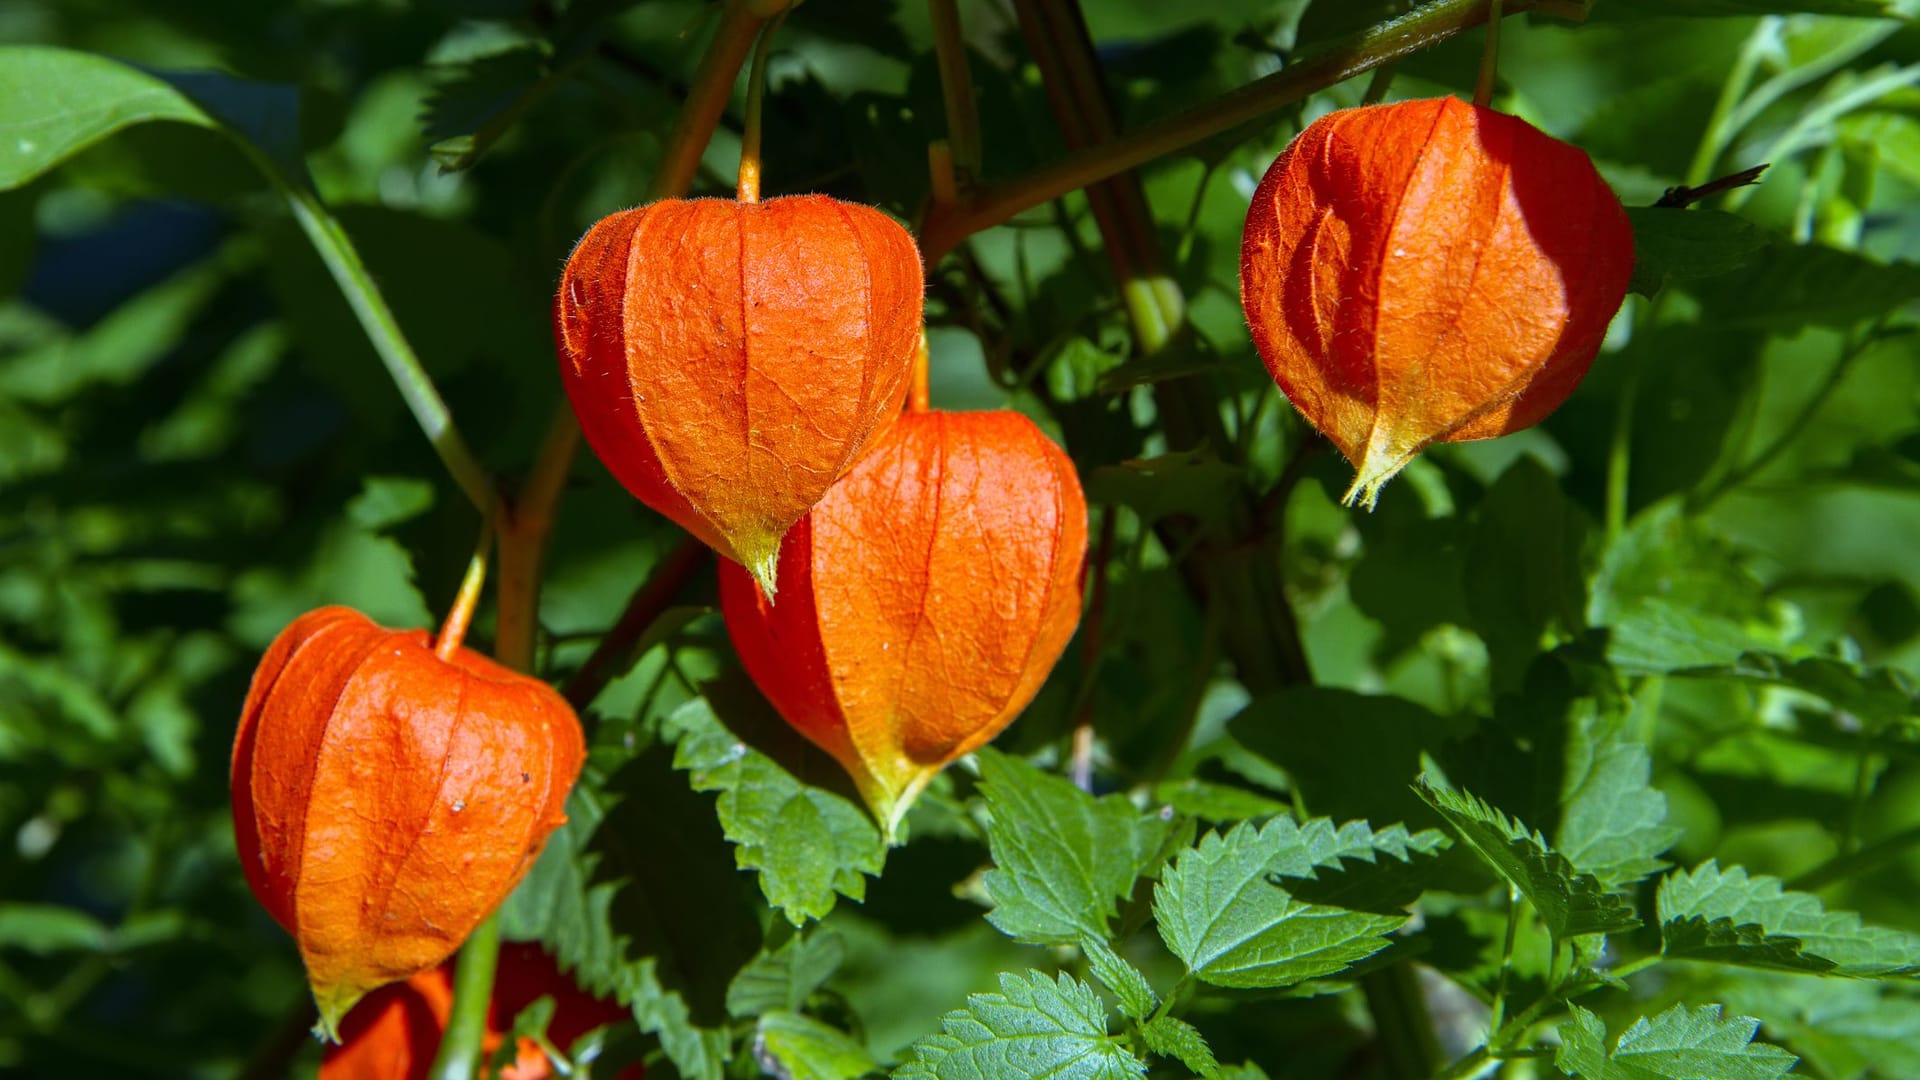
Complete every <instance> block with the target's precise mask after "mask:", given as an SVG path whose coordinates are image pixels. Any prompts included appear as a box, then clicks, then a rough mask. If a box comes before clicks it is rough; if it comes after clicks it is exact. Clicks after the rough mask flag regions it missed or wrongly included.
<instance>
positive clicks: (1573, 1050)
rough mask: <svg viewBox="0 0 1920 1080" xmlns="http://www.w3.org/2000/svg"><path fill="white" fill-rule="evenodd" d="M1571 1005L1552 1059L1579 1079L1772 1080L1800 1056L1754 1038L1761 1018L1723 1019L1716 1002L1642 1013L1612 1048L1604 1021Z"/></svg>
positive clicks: (1785, 1070) (1562, 1070) (1740, 1017)
mask: <svg viewBox="0 0 1920 1080" xmlns="http://www.w3.org/2000/svg"><path fill="white" fill-rule="evenodd" d="M1571 1008H1572V1010H1573V1018H1572V1019H1571V1020H1569V1021H1567V1022H1566V1023H1563V1024H1561V1025H1560V1048H1559V1049H1558V1050H1556V1051H1555V1052H1554V1056H1553V1063H1554V1064H1555V1065H1556V1066H1558V1067H1559V1068H1560V1071H1561V1072H1563V1073H1566V1074H1567V1075H1568V1076H1577V1077H1580V1078H1581V1080H1709V1078H1710V1080H1774V1078H1775V1077H1778V1076H1783V1075H1785V1074H1786V1073H1787V1071H1788V1070H1790V1069H1792V1068H1793V1065H1794V1062H1796V1061H1798V1060H1799V1059H1798V1058H1796V1057H1794V1056H1793V1055H1792V1054H1789V1053H1787V1052H1786V1051H1785V1050H1782V1049H1780V1048H1779V1047H1777V1046H1769V1045H1767V1044H1766V1043H1756V1042H1754V1041H1753V1036H1754V1033H1755V1032H1757V1031H1759V1030H1760V1021H1758V1020H1755V1019H1753V1018H1752V1017H1747V1016H1736V1017H1734V1018H1733V1019H1731V1020H1725V1019H1722V1018H1721V1016H1720V1006H1718V1005H1704V1006H1701V1007H1700V1008H1697V1009H1695V1008H1689V1007H1687V1006H1685V1005H1675V1006H1674V1007H1673V1008H1671V1009H1668V1010H1667V1011H1666V1012H1663V1013H1661V1014H1660V1015H1658V1016H1656V1017H1653V1018H1652V1019H1648V1018H1646V1017H1644V1016H1643V1017H1641V1018H1640V1019H1638V1020H1636V1021H1634V1022H1633V1025H1632V1026H1631V1027H1629V1028H1627V1030H1626V1031H1625V1032H1623V1033H1622V1034H1621V1035H1620V1039H1619V1041H1618V1042H1616V1043H1615V1044H1614V1045H1613V1047H1612V1048H1611V1049H1609V1048H1608V1046H1607V1026H1606V1024H1604V1023H1602V1022H1601V1020H1600V1018H1599V1017H1598V1016H1595V1015H1594V1014H1592V1013H1590V1012H1588V1011H1587V1010H1585V1009H1583V1008H1581V1007H1580V1006H1578V1005H1574V1006H1571Z"/></svg>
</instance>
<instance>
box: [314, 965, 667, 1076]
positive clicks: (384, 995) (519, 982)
mask: <svg viewBox="0 0 1920 1080" xmlns="http://www.w3.org/2000/svg"><path fill="white" fill-rule="evenodd" d="M455 967H456V964H455V963H454V962H453V961H448V962H447V963H445V964H442V965H440V966H439V967H435V968H430V969H428V970H426V971H423V972H420V973H419V974H417V975H414V976H412V977H410V978H408V979H407V980H406V981H404V982H398V983H393V984H391V985H389V986H384V987H382V988H380V989H378V990H375V991H374V992H373V993H371V994H368V995H367V996H366V997H365V998H363V999H361V1002H360V1004H358V1005H356V1006H354V1008H353V1011H352V1012H350V1013H348V1014H347V1018H346V1019H345V1020H344V1021H342V1022H341V1024H340V1042H339V1044H338V1045H335V1046H330V1047H328V1048H327V1052H326V1055H325V1056H324V1057H323V1058H322V1059H321V1062H320V1080H427V1077H428V1076H430V1075H431V1071H430V1069H431V1066H432V1064H433V1057H434V1055H435V1054H436V1053H438V1052H439V1049H440V1039H441V1037H442V1036H443V1035H445V1034H446V1030H447V1017H448V1016H449V1015H450V1014H451V1013H452V1011H453V973H454V968H455ZM548 996H551V997H552V998H553V1001H554V1009H553V1019H552V1020H551V1021H549V1022H548V1024H547V1041H548V1042H550V1043H552V1044H553V1045H554V1046H556V1047H558V1048H559V1049H560V1050H562V1051H564V1050H566V1049H567V1048H568V1047H570V1046H572V1045H573V1042H574V1040H576V1039H578V1038H579V1037H580V1036H582V1035H585V1034H586V1033H587V1032H589V1031H592V1030H593V1029H594V1028H597V1027H601V1026H603V1025H606V1024H611V1023H616V1022H618V1021H620V1020H623V1019H626V1018H629V1017H630V1016H631V1015H632V1014H631V1013H630V1012H629V1011H628V1010H626V1009H623V1008H621V1007H620V1005H619V1003H617V1002H615V1001H612V1000H610V999H607V998H597V997H594V996H592V995H590V994H588V993H587V992H586V991H584V990H581V989H580V988H579V987H578V986H577V985H575V984H574V981H573V980H572V979H569V978H567V977H566V976H565V975H563V974H561V972H560V969H559V968H558V967H556V966H555V965H554V962H553V960H552V959H551V958H550V957H548V956H547V954H546V953H544V952H542V951H541V950H540V947H539V946H538V945H533V944H527V943H519V944H509V945H503V946H501V948H500V967H499V970H498V971H497V972H496V974H495V976H494V982H493V999H492V1000H491V1001H489V1002H488V1003H487V1028H486V1035H485V1037H484V1038H483V1040H482V1043H481V1048H482V1052H483V1053H484V1054H485V1055H486V1056H487V1057H488V1058H491V1057H492V1055H493V1054H494V1052H495V1051H496V1050H497V1049H498V1048H499V1046H500V1043H501V1041H502V1040H503V1039H505V1038H506V1036H507V1034H508V1033H509V1032H510V1031H512V1029H513V1019H514V1017H516V1016H518V1015H520V1010H522V1009H524V1008H526V1007H527V1006H528V1005H531V1004H533V1003H534V1002H535V1001H537V1000H539V999H540V998H542V997H548ZM515 1050H516V1055H515V1060H514V1063H513V1064H512V1065H509V1066H507V1067H506V1068H504V1069H502V1070H501V1072H500V1077H501V1080H549V1078H551V1077H552V1076H553V1075H554V1073H553V1066H552V1064H551V1063H550V1062H549V1061H548V1060H547V1055H546V1054H545V1053H544V1052H542V1051H541V1049H540V1047H539V1045H538V1044H536V1043H535V1042H534V1041H533V1040H532V1039H522V1040H520V1043H519V1045H518V1046H517V1047H515ZM643 1075H645V1071H644V1070H643V1069H642V1068H641V1067H640V1066H638V1065H634V1066H630V1067H628V1068H625V1069H622V1070H621V1071H620V1072H619V1073H618V1074H616V1075H615V1076H614V1080H640V1078H641V1077H642V1076H643Z"/></svg>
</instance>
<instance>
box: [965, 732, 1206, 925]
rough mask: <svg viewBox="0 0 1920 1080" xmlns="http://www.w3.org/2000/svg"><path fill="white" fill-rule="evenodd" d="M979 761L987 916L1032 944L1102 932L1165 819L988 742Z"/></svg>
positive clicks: (1156, 845)
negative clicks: (988, 860)
mask: <svg viewBox="0 0 1920 1080" xmlns="http://www.w3.org/2000/svg"><path fill="white" fill-rule="evenodd" d="M979 760H980V776H981V781H982V782H981V785H980V790H981V794H982V795H983V796H984V798H985V800H986V805H987V812H988V814H989V815H990V816H991V820H990V821H989V823H988V825H987V847H988V849H989V850H990V851H991V853H992V855H993V864H994V868H993V869H992V870H990V871H988V872H987V874H986V878H985V880H984V882H983V884H984V886H985V888H986V892H987V896H988V897H989V898H990V899H991V900H992V901H993V904H994V908H993V910H992V911H990V912H988V913H987V921H988V922H991V923H992V924H993V925H994V926H995V927H997V928H998V929H999V930H1000V932H1001V933H1003V934H1006V935H1007V936H1009V937H1011V938H1014V939H1015V940H1018V941H1024V942H1028V943H1031V944H1036V945H1070V944H1074V943H1077V942H1078V941H1079V940H1080V939H1082V938H1090V937H1097V938H1103V939H1104V938H1105V937H1106V936H1107V920H1108V919H1110V918H1112V917H1113V915H1114V913H1115V912H1116V911H1118V910H1119V900H1120V898H1122V897H1124V896H1126V895H1127V894H1128V893H1130V892H1132V891H1133V884H1134V882H1135V881H1136V880H1137V879H1138V878H1139V877H1140V874H1141V873H1142V871H1143V870H1144V869H1145V867H1146V865H1147V863H1148V861H1149V860H1150V859H1151V858H1152V857H1153V856H1154V855H1155V854H1156V853H1157V852H1158V851H1159V849H1160V845H1161V841H1162V840H1163V839H1164V838H1165V837H1166V835H1167V830H1168V828H1169V823H1168V822H1167V821H1166V820H1164V819H1163V818H1161V817H1160V816H1159V815H1157V814H1151V813H1144V812H1142V811H1140V810H1138V809H1136V808H1135V807H1134V805H1133V804H1132V803H1130V802H1128V801H1127V800H1126V799H1125V798H1123V797H1121V796H1118V795H1108V796H1104V797H1102V798H1099V799H1095V798H1094V797H1093V796H1091V795H1088V794H1087V793H1086V792H1084V791H1081V790H1080V789H1079V788H1077V787H1074V786H1073V785H1072V784H1070V783H1068V782H1067V781H1065V780H1063V779H1061V778H1060V777H1057V776H1050V775H1048V774H1047V773H1044V772H1041V771H1040V770H1039V769H1037V768H1035V767H1033V766H1032V765H1030V764H1028V763H1027V762H1025V761H1022V760H1020V759H1018V758H1014V757H1009V756H1008V755H1006V754H1002V753H999V752H998V751H995V750H992V749H983V750H981V751H980V753H979Z"/></svg>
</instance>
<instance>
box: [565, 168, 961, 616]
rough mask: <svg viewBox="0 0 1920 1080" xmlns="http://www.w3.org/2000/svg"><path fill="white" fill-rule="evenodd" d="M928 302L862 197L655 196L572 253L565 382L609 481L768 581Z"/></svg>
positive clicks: (895, 383) (883, 396)
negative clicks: (785, 538)
mask: <svg viewBox="0 0 1920 1080" xmlns="http://www.w3.org/2000/svg"><path fill="white" fill-rule="evenodd" d="M923 294H924V284H923V279H922V274H921V269H920V256H919V252H918V250H917V249H916V248H915V246H914V243H913V238H912V237H911V236H909V235H908V234H907V232H906V230H905V229H902V228H901V227H900V226H899V225H898V224H896V223H894V221H893V219H891V218H889V217H887V216H886V215H885V214H882V213H880V212H879V211H877V210H874V209H872V208H870V207H866V206H860V205H857V204H854V203H845V202H840V201H838V200H835V199H830V198H827V197H825V196H820V195H803V196H792V197H788V198H780V199H769V200H767V201H766V202H735V201H733V200H730V199H691V200H682V199H668V200H664V201H661V202H656V203H653V204H651V205H648V206H643V207H640V208H638V209H635V210H625V211H622V212H620V213H617V214H613V215H611V216H609V217H606V218H603V219H601V221H600V222H599V223H598V224H596V225H594V227H593V228H592V229H591V230H589V231H588V232H587V235H586V237H585V238H584V239H582V240H581V241H580V243H579V245H578V246H577V247H576V248H575V249H574V251H573V255H572V257H571V258H569V259H568V260H567V266H566V270H565V271H564V272H563V273H562V275H561V278H560V290H559V294H558V297H557V300H556V303H555V308H554V328H555V336H556V337H557V339H558V342H559V350H560V371H561V375H562V380H563V381H564V382H565V384H566V388H567V396H568V399H569V400H570V401H571V402H572V403H573V409H574V413H575V414H576V415H577V416H578V417H579V419H580V427H581V430H582V431H584V432H585V433H586V437H587V442H588V443H589V444H590V445H592V447H593V450H594V453H596V454H597V455H599V457H600V460H601V461H602V462H604V463H605V464H606V466H607V468H608V469H609V470H610V471H612V473H613V475H614V476H615V477H616V478H617V479H618V480H619V481H620V482H621V483H622V484H624V485H626V487H627V489H628V490H629V491H631V492H633V494H634V495H635V496H637V497H638V498H639V499H640V500H641V501H642V502H644V503H646V504H647V505H648V506H651V507H653V508H654V509H655V510H658V511H659V512H660V513H662V514H664V515H666V516H667V517H669V518H671V519H673V520H674V521H675V522H678V523H679V524H680V525H681V527H683V528H685V529H686V530H687V531H688V532H690V533H692V534H693V535H695V536H697V537H699V538H700V539H701V540H702V541H704V542H705V543H707V544H708V545H709V546H711V547H712V548H713V549H714V550H715V551H717V552H719V553H720V554H722V555H724V556H726V557H727V558H730V559H733V560H734V561H736V562H739V563H742V564H744V565H745V566H746V567H747V568H748V569H749V570H751V571H752V572H753V573H754V575H755V577H757V578H758V579H759V580H760V582H761V583H762V585H763V586H764V587H765V588H766V589H767V590H768V591H769V592H772V591H773V589H774V584H775V566H776V559H777V555H778V552H779V547H780V537H781V535H782V534H784V533H785V532H786V531H787V529H788V528H789V527H791V526H792V525H793V523H794V522H795V521H798V520H799V519H800V516H801V515H802V514H805V513H806V512H807V510H808V508H810V507H811V506H813V504H814V503H815V502H818V501H819V499H820V496H821V495H823V494H825V493H826V490H827V488H828V487H829V486H830V485H832V483H833V482H834V481H835V480H837V479H839V478H840V475H841V474H842V473H844V472H845V471H846V470H847V467H848V466H849V465H851V464H852V462H853V460H854V459H855V458H856V457H857V456H858V455H859V454H860V452H861V451H862V450H863V449H865V448H866V446H867V445H868V444H869V443H870V442H871V441H872V440H873V438H874V437H875V436H876V435H877V434H878V433H879V431H880V430H881V429H882V428H883V427H884V426H885V425H886V423H887V422H888V421H890V420H891V419H892V417H893V416H894V415H895V414H896V413H897V412H898V411H899V408H900V404H901V401H902V399H903V398H904V396H905V394H906V390H907V377H908V369H909V366H910V364H911V362H912V359H913V354H914V348H915V344H916V342H917V341H918V340H919V334H920V314H921V304H922V299H923Z"/></svg>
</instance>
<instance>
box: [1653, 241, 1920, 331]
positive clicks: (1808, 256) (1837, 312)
mask: <svg viewBox="0 0 1920 1080" xmlns="http://www.w3.org/2000/svg"><path fill="white" fill-rule="evenodd" d="M1688 291H1689V292H1692V293H1693V294H1694V295H1696V296H1698V297H1699V298H1700V302H1701V305H1702V306H1703V307H1704V308H1705V318H1706V321H1708V322H1709V323H1711V324H1713V325H1715V326H1721V327H1743V326H1752V327H1759V328H1763V329H1769V330H1776V331H1782V332H1791V331H1796V330H1799V329H1801V328H1803V327H1807V326H1831V327H1840V328H1845V327H1850V326H1853V325H1854V324H1856V323H1859V322H1861V321H1863V320H1866V319H1872V318H1877V317H1878V316H1881V315H1884V314H1885V313H1887V312H1888V311H1891V310H1893V309H1894V308H1897V307H1899V306H1900V305H1902V304H1905V303H1907V302H1908V301H1911V300H1914V299H1916V298H1920V265H1915V264H1913V263H1908V262H1893V263H1884V262H1875V261H1874V260H1872V259H1869V258H1867V257H1866V256H1864V255H1857V254H1855V253H1853V252H1850V251H1841V250H1839V249H1838V248H1830V247H1820V246H1817V245H1793V244H1786V243H1774V244H1772V245H1770V246H1768V247H1767V248H1766V249H1765V250H1763V251H1761V252H1760V253H1759V254H1758V255H1756V256H1755V257H1754V258H1753V259H1752V260H1751V261H1750V262H1749V263H1748V264H1747V265H1746V266H1744V267H1742V268H1741V269H1740V270H1739V271H1738V272H1736V273H1729V274H1720V275H1718V276H1715V277H1711V278H1706V279H1704V280H1702V281H1699V282H1697V283H1695V284H1694V285H1693V286H1691V287H1690V288H1689V289H1688Z"/></svg>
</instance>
